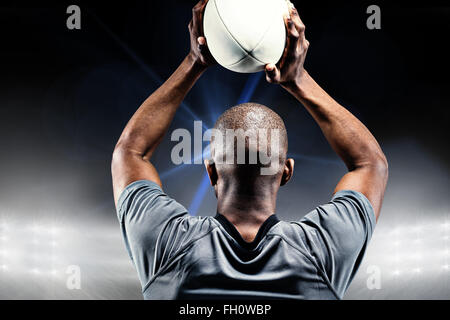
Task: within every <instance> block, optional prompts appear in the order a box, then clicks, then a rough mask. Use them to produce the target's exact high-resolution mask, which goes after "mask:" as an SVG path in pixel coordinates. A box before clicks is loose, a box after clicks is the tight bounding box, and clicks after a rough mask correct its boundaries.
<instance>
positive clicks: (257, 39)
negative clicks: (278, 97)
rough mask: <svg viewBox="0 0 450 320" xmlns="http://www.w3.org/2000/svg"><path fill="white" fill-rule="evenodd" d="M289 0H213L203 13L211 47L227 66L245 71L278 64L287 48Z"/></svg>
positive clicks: (220, 62)
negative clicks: (269, 64) (285, 23)
mask: <svg viewBox="0 0 450 320" xmlns="http://www.w3.org/2000/svg"><path fill="white" fill-rule="evenodd" d="M288 14H289V10H288V5H287V2H286V0H209V1H208V4H207V5H206V8H205V12H204V16H203V31H204V34H205V38H206V43H207V44H208V48H209V50H210V52H211V54H212V55H213V57H214V58H215V59H216V61H217V62H218V63H219V64H221V65H222V66H223V67H225V68H227V69H229V70H232V71H235V72H242V73H252V72H258V71H261V70H264V66H265V65H266V64H268V63H274V64H276V63H277V62H278V61H279V60H280V58H281V56H282V54H283V51H284V46H285V41H286V27H285V25H284V20H283V16H284V15H288Z"/></svg>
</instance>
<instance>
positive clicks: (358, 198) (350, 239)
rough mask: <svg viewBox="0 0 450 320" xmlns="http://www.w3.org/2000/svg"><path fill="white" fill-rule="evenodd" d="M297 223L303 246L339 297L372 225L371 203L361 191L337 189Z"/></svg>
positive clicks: (359, 258)
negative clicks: (328, 200) (302, 237)
mask: <svg viewBox="0 0 450 320" xmlns="http://www.w3.org/2000/svg"><path fill="white" fill-rule="evenodd" d="M300 224H301V225H302V227H303V230H304V233H305V237H306V241H305V244H306V246H307V247H308V249H309V251H310V253H311V254H312V256H313V257H314V259H315V260H316V262H317V264H318V266H319V268H320V269H321V270H322V271H323V273H324V274H325V275H326V276H327V277H328V281H329V282H330V284H331V286H332V287H333V289H334V290H335V291H336V293H337V294H338V295H339V297H340V298H342V297H343V295H344V293H345V291H346V290H347V288H348V286H349V284H350V282H351V280H352V279H353V277H354V275H355V273H356V271H357V270H358V268H359V265H360V264H361V261H362V258H363V256H364V253H365V251H366V248H367V245H368V242H369V240H370V238H371V236H372V233H373V230H374V228H375V224H376V222H375V214H374V211H373V208H372V205H371V203H370V202H369V200H368V199H367V198H366V197H365V196H364V195H363V194H362V193H360V192H356V191H350V190H344V191H339V192H337V193H336V194H335V195H334V196H333V198H332V199H331V201H330V202H329V203H327V204H325V205H322V206H320V207H318V208H316V209H315V210H313V211H312V212H310V213H309V214H307V215H306V216H305V217H304V218H303V219H302V220H301V222H300Z"/></svg>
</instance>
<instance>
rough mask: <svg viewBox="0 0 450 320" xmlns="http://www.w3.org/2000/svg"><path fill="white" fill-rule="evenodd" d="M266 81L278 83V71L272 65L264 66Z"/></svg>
mask: <svg viewBox="0 0 450 320" xmlns="http://www.w3.org/2000/svg"><path fill="white" fill-rule="evenodd" d="M265 72H266V80H267V82H269V83H279V82H280V70H279V69H278V68H277V67H276V66H275V65H274V64H272V63H269V64H268V65H266V68H265Z"/></svg>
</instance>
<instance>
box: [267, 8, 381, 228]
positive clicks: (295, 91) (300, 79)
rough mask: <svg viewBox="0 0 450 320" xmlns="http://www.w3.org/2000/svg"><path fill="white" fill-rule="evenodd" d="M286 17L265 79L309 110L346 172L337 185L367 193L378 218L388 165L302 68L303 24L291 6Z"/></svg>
mask: <svg viewBox="0 0 450 320" xmlns="http://www.w3.org/2000/svg"><path fill="white" fill-rule="evenodd" d="M290 11H291V12H290V17H286V28H287V33H288V36H287V47H286V50H285V54H284V56H283V58H282V60H281V62H280V64H279V65H278V66H275V65H267V66H266V76H267V81H269V82H271V83H279V84H280V85H282V86H283V87H284V88H285V89H286V90H287V91H288V92H290V93H291V94H292V95H293V96H294V97H295V98H297V99H298V100H299V101H300V102H301V103H302V104H303V105H304V106H305V108H306V109H307V110H308V112H309V113H310V114H311V115H312V117H313V118H314V119H315V121H316V122H317V124H318V125H319V126H320V128H321V130H322V132H323V134H324V135H325V137H326V139H327V140H328V142H329V143H330V145H331V147H332V148H333V149H334V151H335V152H336V153H337V154H338V155H339V156H340V157H341V158H342V160H343V161H344V162H345V164H346V165H347V168H348V170H349V172H348V173H347V174H346V175H344V177H342V179H341V180H340V181H339V183H338V184H337V186H336V189H335V191H334V192H335V193H336V192H338V191H340V190H354V191H358V192H361V193H362V194H364V195H365V196H366V198H367V199H368V200H369V201H370V203H371V204H372V206H373V208H374V212H375V217H376V218H377V219H378V216H379V214H380V210H381V205H382V202H383V196H384V191H385V188H386V183H387V178H388V165H387V160H386V157H385V156H384V154H383V151H382V150H381V148H380V146H379V144H378V142H377V141H376V139H375V138H374V136H373V135H372V134H371V133H370V131H369V130H368V129H367V128H366V127H365V126H364V125H363V124H362V123H361V122H360V121H359V120H358V119H357V118H356V117H355V116H354V115H352V114H351V113H350V112H349V111H348V110H347V109H345V108H344V107H343V106H341V105H339V104H338V103H337V102H336V101H335V100H334V99H332V98H331V97H330V96H329V95H328V94H327V93H326V92H325V91H324V90H323V89H322V88H321V87H320V86H319V85H318V84H317V83H316V82H315V81H314V80H313V79H312V78H311V76H310V75H309V74H308V73H307V72H306V70H304V68H303V62H304V60H305V57H306V53H307V50H308V47H309V42H308V41H307V40H306V39H305V26H304V24H303V23H302V21H301V20H300V17H299V15H298V12H297V10H296V9H295V8H294V7H293V6H292V8H291V10H290Z"/></svg>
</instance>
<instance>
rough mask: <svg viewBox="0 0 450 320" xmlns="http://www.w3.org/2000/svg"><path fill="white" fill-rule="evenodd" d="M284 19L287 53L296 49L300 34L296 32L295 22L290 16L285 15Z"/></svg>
mask: <svg viewBox="0 0 450 320" xmlns="http://www.w3.org/2000/svg"><path fill="white" fill-rule="evenodd" d="M284 21H285V24H286V31H287V45H286V48H287V51H288V53H291V52H295V50H297V46H298V42H299V39H300V34H299V33H298V31H297V28H296V27H295V24H294V22H293V21H292V19H291V18H289V17H285V19H284Z"/></svg>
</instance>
